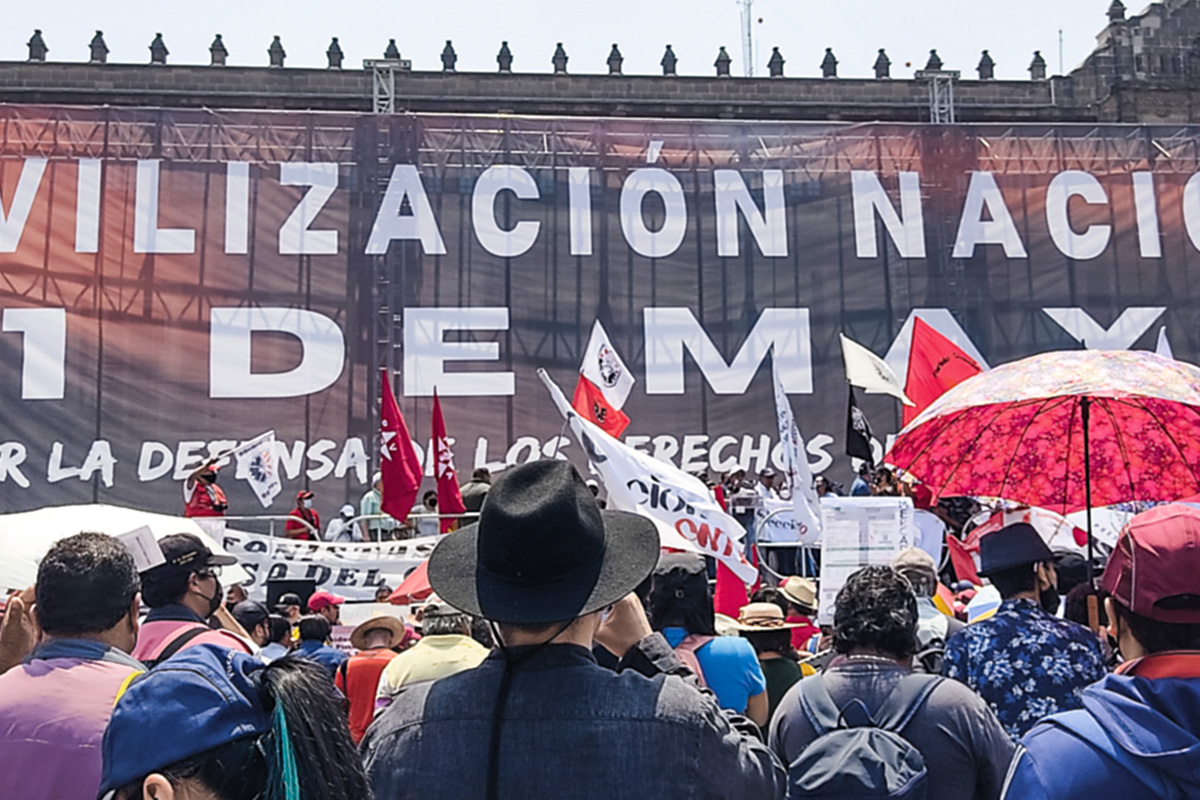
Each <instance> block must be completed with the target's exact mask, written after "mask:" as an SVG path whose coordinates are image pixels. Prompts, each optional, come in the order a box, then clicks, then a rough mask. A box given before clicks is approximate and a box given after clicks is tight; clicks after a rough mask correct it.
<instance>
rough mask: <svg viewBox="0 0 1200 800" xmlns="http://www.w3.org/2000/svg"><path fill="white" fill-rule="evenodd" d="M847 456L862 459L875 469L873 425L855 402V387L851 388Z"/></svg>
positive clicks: (847, 424) (847, 417)
mask: <svg viewBox="0 0 1200 800" xmlns="http://www.w3.org/2000/svg"><path fill="white" fill-rule="evenodd" d="M846 455H848V456H853V457H854V458H861V459H862V460H863V461H866V462H867V463H868V464H870V465H871V468H872V469H874V468H875V459H874V457H873V456H872V455H871V423H869V422H867V417H866V415H865V414H863V413H862V411H861V410H860V409H859V407H858V403H856V402H855V401H854V387H853V386H851V387H850V408H849V410H848V411H847V413H846Z"/></svg>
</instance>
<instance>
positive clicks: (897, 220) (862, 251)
mask: <svg viewBox="0 0 1200 800" xmlns="http://www.w3.org/2000/svg"><path fill="white" fill-rule="evenodd" d="M897 180H898V182H899V184H900V213H899V214H897V213H896V209H895V207H893V206H892V202H891V200H889V199H888V195H887V192H886V191H885V190H884V188H883V184H882V183H880V182H879V176H878V175H876V174H875V173H874V172H866V171H861V170H853V171H851V173H850V189H851V192H852V193H853V195H854V245H855V251H856V254H857V255H858V257H859V258H878V256H879V245H878V242H877V241H876V235H875V215H876V214H878V215H879V219H880V221H881V222H882V223H883V227H884V230H886V231H887V232H888V235H889V236H890V237H891V238H892V243H893V244H895V245H896V249H897V250H898V251H899V253H900V257H901V258H925V220H924V218H923V216H922V212H921V176H920V173H917V172H901V173H899V174H898V175H897Z"/></svg>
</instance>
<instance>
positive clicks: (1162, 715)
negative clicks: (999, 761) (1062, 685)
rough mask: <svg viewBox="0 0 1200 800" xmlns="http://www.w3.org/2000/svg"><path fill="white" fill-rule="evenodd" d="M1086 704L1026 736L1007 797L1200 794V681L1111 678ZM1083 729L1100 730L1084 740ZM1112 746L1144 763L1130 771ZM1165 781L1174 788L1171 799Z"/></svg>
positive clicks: (1062, 799)
mask: <svg viewBox="0 0 1200 800" xmlns="http://www.w3.org/2000/svg"><path fill="white" fill-rule="evenodd" d="M1083 706H1084V707H1083V709H1082V710H1078V711H1068V712H1066V713H1064V714H1057V715H1055V716H1053V717H1051V718H1049V719H1047V720H1045V721H1044V722H1042V723H1040V724H1039V725H1037V726H1036V727H1034V728H1033V730H1031V731H1030V732H1029V733H1027V734H1026V735H1025V737H1024V738H1023V739H1022V740H1021V748H1020V749H1018V750H1017V756H1016V758H1015V759H1014V760H1013V765H1012V768H1011V769H1010V770H1009V776H1008V781H1007V783H1006V785H1005V788H1004V794H1003V798H1006V800H1051V798H1052V799H1053V800H1071V798H1087V799H1088V800H1095V799H1096V798H1106V797H1114V798H1126V799H1127V800H1134V799H1135V798H1136V800H1144V799H1148V798H1185V797H1187V798H1192V797H1200V678H1154V679H1149V678H1144V677H1137V676H1136V675H1109V676H1108V677H1106V678H1104V679H1103V680H1101V681H1099V682H1098V683H1095V684H1093V685H1092V686H1089V687H1088V688H1087V689H1086V690H1085V691H1084V693H1083ZM1089 718H1090V719H1089ZM1093 722H1094V724H1093ZM1079 727H1093V728H1095V731H1096V736H1094V737H1092V739H1093V740H1092V741H1087V740H1085V739H1083V738H1080V736H1079V735H1077V734H1076V733H1074V732H1073V730H1072V729H1077V728H1079ZM1101 732H1102V734H1101ZM1101 735H1103V736H1104V737H1106V740H1100V736H1101ZM1097 741H1099V743H1098V744H1097V743H1096V742H1097ZM1107 748H1115V749H1114V750H1113V752H1114V753H1118V754H1121V760H1128V761H1130V762H1131V763H1133V764H1137V765H1139V766H1137V767H1134V768H1133V769H1132V770H1131V768H1130V767H1127V766H1125V765H1123V764H1122V763H1120V761H1118V760H1117V758H1114V757H1113V756H1111V755H1108V754H1106V753H1105V752H1104V750H1105V749H1107ZM1142 770H1144V774H1143V775H1141V776H1140V777H1139V775H1136V774H1135V771H1142ZM1163 778H1166V780H1167V781H1168V782H1172V783H1174V784H1175V785H1176V788H1175V790H1174V791H1175V793H1174V794H1171V793H1168V792H1167V790H1166V787H1165V786H1163V785H1162V783H1161V781H1162V779H1163Z"/></svg>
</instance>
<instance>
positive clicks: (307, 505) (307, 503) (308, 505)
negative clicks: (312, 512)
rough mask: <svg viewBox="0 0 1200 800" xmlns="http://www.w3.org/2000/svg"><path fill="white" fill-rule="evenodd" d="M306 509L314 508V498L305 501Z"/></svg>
mask: <svg viewBox="0 0 1200 800" xmlns="http://www.w3.org/2000/svg"><path fill="white" fill-rule="evenodd" d="M304 507H305V508H312V498H309V499H308V500H305V501H304Z"/></svg>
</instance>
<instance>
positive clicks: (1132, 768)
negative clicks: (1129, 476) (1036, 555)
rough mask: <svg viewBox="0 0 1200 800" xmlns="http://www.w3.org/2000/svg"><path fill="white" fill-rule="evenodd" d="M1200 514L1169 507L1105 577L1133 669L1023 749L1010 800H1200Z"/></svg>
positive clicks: (1148, 522) (1113, 626)
mask: <svg viewBox="0 0 1200 800" xmlns="http://www.w3.org/2000/svg"><path fill="white" fill-rule="evenodd" d="M1197 575H1200V511H1197V510H1196V509H1195V508H1192V507H1189V506H1185V505H1166V506H1159V507H1158V508H1152V509H1150V510H1149V511H1146V512H1144V513H1142V514H1139V515H1137V516H1136V517H1134V518H1133V519H1132V520H1130V521H1129V524H1128V525H1127V526H1126V527H1125V529H1124V530H1122V531H1121V534H1120V535H1119V536H1118V538H1117V546H1116V549H1115V550H1114V551H1113V554H1112V556H1111V557H1110V558H1109V560H1108V565H1107V567H1105V570H1104V575H1103V577H1102V578H1101V581H1100V583H1101V587H1102V588H1103V590H1104V592H1105V593H1107V594H1108V598H1107V599H1106V600H1105V606H1106V609H1107V612H1108V620H1109V622H1108V632H1109V635H1111V636H1113V637H1114V638H1115V639H1116V640H1117V643H1118V645H1119V648H1120V651H1121V655H1122V656H1123V657H1124V659H1125V663H1124V664H1122V665H1121V666H1120V667H1118V668H1117V671H1116V673H1115V674H1113V675H1109V676H1107V677H1105V678H1104V679H1103V680H1102V681H1100V682H1099V683H1096V684H1093V685H1092V686H1089V687H1088V688H1087V689H1086V690H1085V691H1084V693H1083V708H1082V709H1079V710H1075V711H1069V712H1067V713H1064V714H1056V715H1055V716H1053V717H1050V718H1049V719H1048V720H1045V721H1043V722H1042V723H1040V724H1039V725H1037V726H1036V727H1035V728H1034V729H1033V730H1032V731H1030V732H1029V733H1027V734H1026V735H1025V737H1024V738H1023V739H1022V740H1021V747H1020V748H1019V749H1018V751H1017V758H1016V759H1015V760H1014V762H1013V767H1012V770H1011V771H1010V773H1009V779H1008V783H1007V785H1006V787H1005V793H1004V797H1005V798H1011V800H1048V799H1049V798H1055V800H1071V798H1089V800H1090V799H1091V798H1101V797H1120V798H1138V800H1142V798H1184V797H1188V798H1191V797H1200V580H1198V579H1197Z"/></svg>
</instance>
